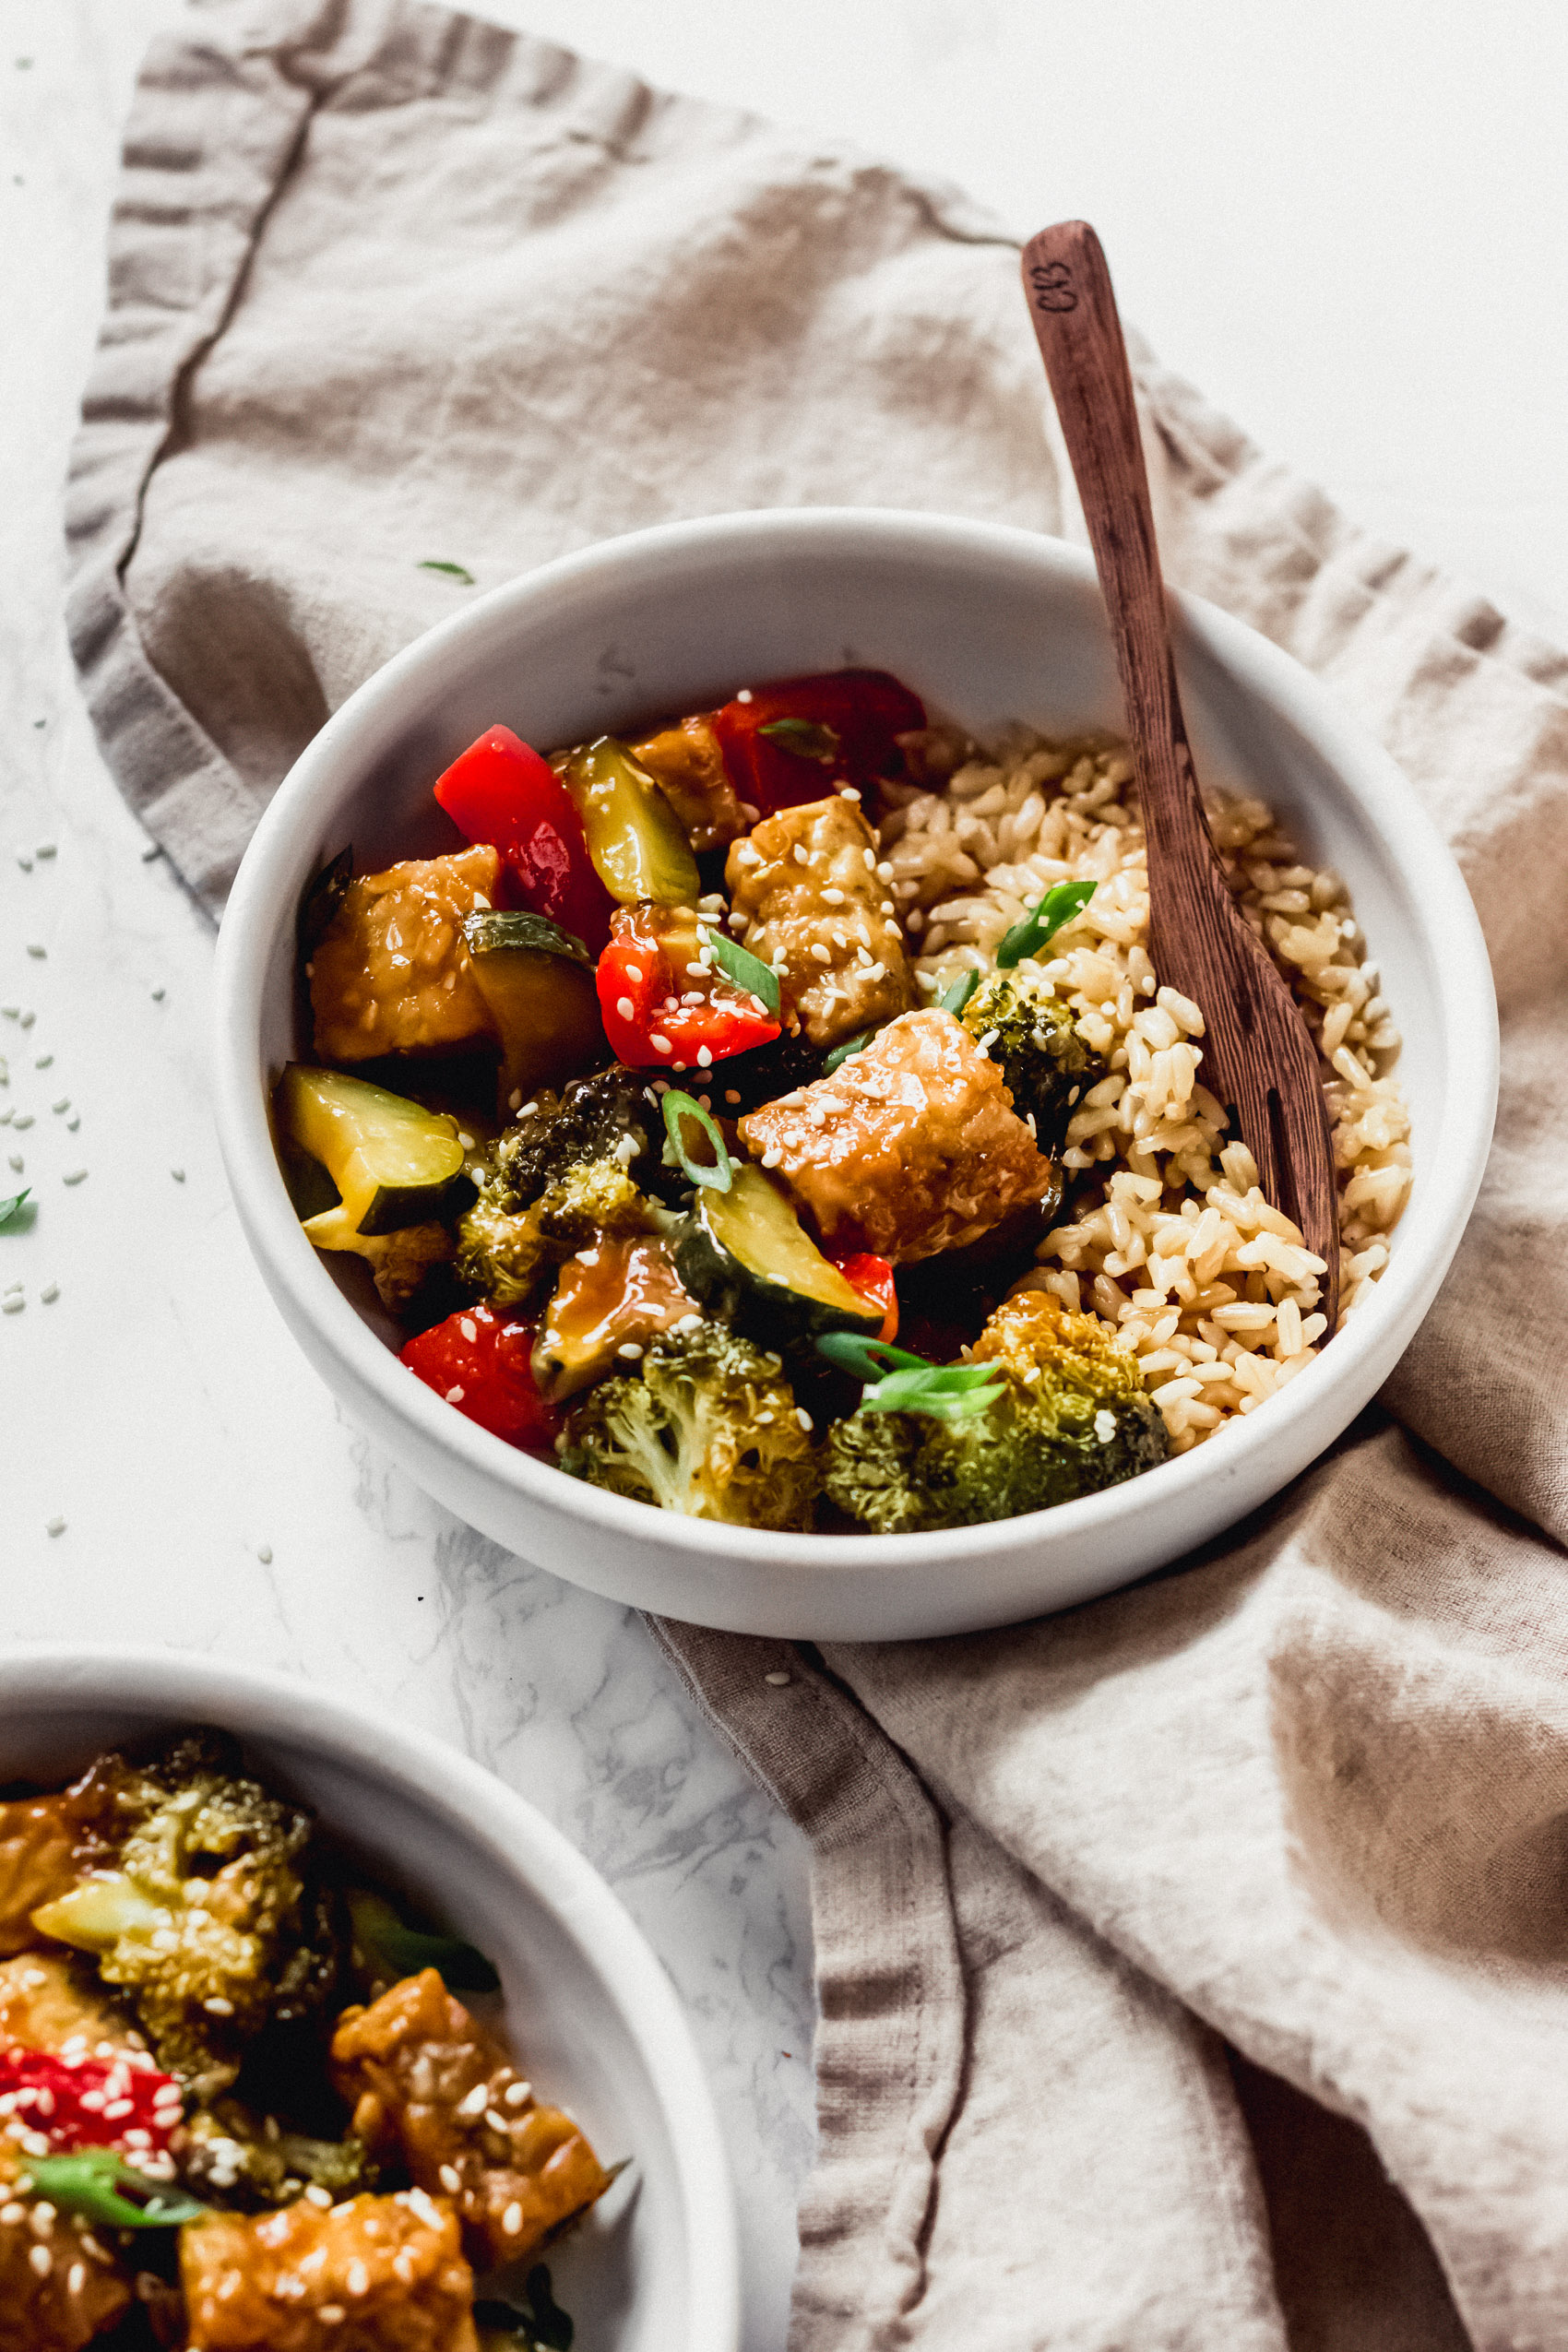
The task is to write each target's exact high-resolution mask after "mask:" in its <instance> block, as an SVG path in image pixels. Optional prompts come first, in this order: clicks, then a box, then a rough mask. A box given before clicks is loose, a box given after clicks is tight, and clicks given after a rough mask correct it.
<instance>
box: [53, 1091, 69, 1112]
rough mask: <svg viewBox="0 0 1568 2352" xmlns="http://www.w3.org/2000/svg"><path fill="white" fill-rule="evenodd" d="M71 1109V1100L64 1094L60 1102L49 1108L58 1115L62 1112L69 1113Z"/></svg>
mask: <svg viewBox="0 0 1568 2352" xmlns="http://www.w3.org/2000/svg"><path fill="white" fill-rule="evenodd" d="M70 1107H71V1098H70V1096H69V1095H68V1094H63V1095H62V1096H61V1097H60V1099H59V1101H58V1102H52V1103H51V1104H50V1106H49V1108H50V1110H51V1111H54V1112H55V1113H56V1114H58V1113H59V1112H60V1111H69V1109H70Z"/></svg>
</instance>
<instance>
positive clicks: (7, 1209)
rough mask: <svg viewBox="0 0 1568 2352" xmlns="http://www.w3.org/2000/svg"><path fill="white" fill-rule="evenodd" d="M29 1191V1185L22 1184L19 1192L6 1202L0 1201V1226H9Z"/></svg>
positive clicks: (30, 1187) (30, 1188)
mask: <svg viewBox="0 0 1568 2352" xmlns="http://www.w3.org/2000/svg"><path fill="white" fill-rule="evenodd" d="M31 1190H32V1186H31V1185H30V1184H24V1185H23V1186H22V1189H21V1191H20V1192H19V1193H13V1194H11V1197H10V1199H9V1200H8V1201H0V1225H9V1223H10V1222H11V1219H12V1218H13V1217H15V1215H16V1213H17V1211H18V1209H19V1208H20V1206H21V1205H22V1203H23V1202H24V1201H25V1200H26V1198H27V1196H28V1194H30V1192H31Z"/></svg>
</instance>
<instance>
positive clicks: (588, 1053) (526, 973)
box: [463, 908, 610, 1119]
mask: <svg viewBox="0 0 1568 2352" xmlns="http://www.w3.org/2000/svg"><path fill="white" fill-rule="evenodd" d="M463 944H464V945H465V946H466V947H467V949H468V951H469V963H470V965H471V966H472V968H473V976H474V981H475V984H476V985H477V987H478V989H479V992H480V994H481V996H482V997H483V999H484V1002H485V1006H486V1009H487V1011H488V1012H489V1015H490V1017H491V1020H492V1021H493V1024H494V1027H495V1031H496V1034H497V1036H498V1037H499V1038H500V1039H501V1063H500V1067H499V1069H498V1071H497V1073H496V1093H497V1109H498V1111H499V1112H500V1115H501V1117H502V1118H503V1119H505V1117H506V1115H507V1111H508V1107H511V1108H514V1109H515V1108H516V1107H517V1105H516V1103H515V1102H514V1100H513V1098H514V1097H516V1098H517V1102H520V1101H521V1100H522V1099H524V1097H526V1096H528V1095H530V1094H534V1093H536V1092H537V1091H538V1089H539V1088H540V1087H562V1086H564V1084H565V1082H566V1080H567V1079H568V1078H576V1077H579V1076H581V1075H582V1074H583V1072H584V1071H587V1070H597V1069H599V1068H600V1066H601V1065H602V1064H603V1063H605V1062H606V1061H608V1060H609V1058H610V1048H609V1046H608V1045H607V1044H606V1042H605V1037H604V1024H603V1022H602V1021H601V1020H600V1015H599V992H598V990H597V988H596V987H595V985H594V962H593V958H592V956H590V955H589V954H588V949H587V948H586V947H585V946H584V945H583V943H582V941H581V940H580V939H574V938H573V936H572V934H571V932H569V931H563V930H562V928H561V926H560V924H559V923H553V922H552V921H550V919H549V917H548V916H547V915H529V914H499V913H496V912H495V911H493V909H484V908H480V909H476V911H475V912H474V913H473V914H471V915H468V916H466V917H465V918H464V921H463Z"/></svg>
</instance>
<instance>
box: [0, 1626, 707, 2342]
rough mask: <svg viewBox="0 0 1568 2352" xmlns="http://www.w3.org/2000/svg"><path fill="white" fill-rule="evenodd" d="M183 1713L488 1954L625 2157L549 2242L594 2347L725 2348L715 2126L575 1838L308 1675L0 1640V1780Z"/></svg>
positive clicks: (518, 2010) (607, 2150) (520, 2023)
mask: <svg viewBox="0 0 1568 2352" xmlns="http://www.w3.org/2000/svg"><path fill="white" fill-rule="evenodd" d="M183 1723H210V1724H216V1725H218V1726H219V1727H220V1728H222V1729H224V1730H227V1731H230V1732H232V1733H233V1735H234V1736H235V1737H236V1738H237V1739H238V1740H240V1741H241V1742H242V1743H243V1746H244V1753H245V1756H246V1759H247V1761H248V1762H249V1763H250V1764H252V1765H253V1767H254V1768H255V1770H257V1771H258V1772H259V1773H260V1774H262V1775H263V1776H265V1777H266V1778H267V1780H268V1781H269V1782H272V1783H274V1784H275V1785H276V1786H277V1787H278V1788H279V1789H280V1790H281V1791H282V1792H283V1793H285V1794H287V1795H290V1796H293V1797H297V1798H301V1799H303V1800H304V1801H305V1802H306V1803H308V1804H310V1805H312V1806H313V1807H314V1808H315V1811H316V1812H317V1813H318V1815H319V1816H320V1818H321V1820H322V1821H323V1823H325V1824H326V1825H327V1827H328V1828H330V1829H331V1830H333V1831H335V1832H336V1833H337V1834H338V1835H340V1836H341V1837H342V1838H343V1839H344V1840H345V1841H346V1842H347V1843H348V1844H349V1845H350V1846H351V1847H352V1848H353V1849H354V1850H355V1851H356V1852H357V1853H358V1854H359V1855H360V1856H361V1857H362V1859H364V1860H365V1861H366V1862H367V1863H368V1864H370V1865H371V1866H372V1867H373V1868H374V1869H375V1870H376V1871H377V1873H378V1875H379V1876H381V1877H382V1878H383V1880H384V1881H385V1882H386V1883H389V1884H391V1885H394V1886H398V1887H401V1888H402V1889H404V1890H405V1891H406V1892H407V1893H408V1894H409V1895H411V1896H413V1897H415V1898H416V1899H418V1900H420V1901H422V1902H423V1903H425V1904H428V1905H429V1906H430V1907H432V1908H433V1909H434V1911H435V1913H436V1914H437V1915H438V1916H439V1917H442V1918H445V1919H447V1920H449V1921H450V1922H451V1924H452V1925H453V1926H454V1927H455V1928H457V1930H459V1931H460V1932H461V1933H462V1934H463V1935H464V1936H466V1937H467V1938H468V1939H469V1941H470V1942H474V1943H476V1944H478V1945H479V1947H480V1949H481V1951H483V1952H485V1953H487V1954H489V1955H490V1956H491V1958H492V1959H493V1961H494V1962H495V1965H496V1966H497V1968H498V1969H499V1970H500V1972H501V1978H502V1987H503V1992H504V1996H505V2024H506V2027H507V2029H508V2031H509V2033H510V2034H511V2036H512V2037H513V2041H514V2047H515V2048H516V2049H517V2051H518V2052H519V2053H520V2054H521V2055H523V2056H525V2057H526V2059H527V2061H528V2065H529V2072H530V2073H531V2074H532V2076H533V2078H534V2080H535V2081H536V2082H537V2083H538V2084H539V2085H540V2090H541V2093H543V2094H544V2095H545V2096H548V2097H552V2098H553V2099H555V2100H557V2101H558V2102H559V2104H560V2105H562V2106H563V2107H565V2108H568V2109H569V2110H570V2111H571V2113H572V2114H574V2115H575V2116H576V2118H577V2119H578V2120H579V2121H580V2122H581V2123H582V2125H583V2127H584V2129H585V2130H586V2131H587V2132H588V2137H589V2138H590V2139H591V2141H592V2142H593V2144H594V2146H595V2147H596V2148H597V2149H598V2151H599V2153H600V2156H602V2157H603V2159H604V2160H605V2161H606V2162H607V2163H610V2162H613V2161H614V2160H615V2159H616V2158H618V2157H620V2156H632V2157H634V2158H635V2159H636V2163H635V2169H634V2172H633V2174H631V2175H628V2177H627V2178H626V2180H624V2181H622V2182H620V2183H618V2184H617V2186H616V2187H615V2188H614V2189H612V2191H611V2192H610V2194H609V2197H608V2198H607V2199H606V2201H605V2204H604V2205H603V2207H601V2208H598V2209H596V2211H595V2212H594V2213H593V2214H592V2215H589V2216H588V2219H587V2220H586V2221H585V2222H584V2223H583V2225H582V2226H581V2227H580V2228H579V2229H577V2230H576V2231H574V2232H572V2233H571V2234H570V2235H569V2236H568V2237H567V2238H565V2239H564V2240H563V2241H562V2242H561V2244H560V2246H559V2247H558V2248H556V2249H554V2250H553V2251H552V2252H551V2254H550V2255H549V2257H548V2259H549V2261H550V2263H551V2269H552V2277H553V2281H554V2285H555V2289H556V2293H557V2295H558V2296H559V2298H560V2300H561V2302H562V2303H563V2305H564V2307H565V2308H566V2309H567V2310H569V2311H570V2312H571V2313H572V2316H573V2318H574V2319H575V2320H576V2322H577V2340H578V2341H579V2343H582V2344H585V2345H592V2346H595V2347H597V2352H669V2347H670V2346H672V2345H679V2346H682V2352H734V2347H735V2345H736V2343H737V2340H738V2336H739V2322H738V2311H739V2300H738V2292H739V2290H738V2284H737V2281H738V2275H739V2273H738V2256H737V2251H736V2236H735V2224H734V2214H733V2204H732V2198H731V2187H730V2177H729V2171H728V2168H727V2165H726V2162H725V2157H724V2154H723V2149H722V2145H721V2144H720V2141H719V2126H718V2123H717V2120H716V2119H715V2116H714V2112H713V2106H712V2102H711V2100H710V2098H709V2097H708V2091H707V2083H706V2081H705V2079H704V2077H703V2073H702V2070H701V2066H700V2064H699V2061H698V2059H697V2055H696V2052H695V2049H694V2048H693V2045H692V2039H691V2036H690V2034H689V2033H688V2031H687V2029H686V2023H685V2020H684V2018H683V2015H682V2014H681V2010H680V2005H679V2003H678V2002H677V2001H676V1999H675V1996H674V1993H673V1992H672V1990H671V1986H670V1983H669V1980H668V1978H666V1976H665V1974H664V1971H663V1969H662V1968H661V1967H660V1966H659V1963H658V1961H657V1960H656V1959H655V1958H654V1956H653V1954H652V1953H651V1952H650V1951H649V1950H648V1948H647V1944H646V1943H645V1942H643V1939H642V1937H641V1936H640V1935H639V1934H638V1932H637V1930H636V1928H635V1927H634V1926H633V1924H632V1922H631V1920H630V1919H629V1918H627V1916H626V1914H625V1912H624V1910H623V1909H622V1907H621V1906H620V1904H619V1903H618V1902H617V1901H616V1900H615V1897H614V1896H613V1895H612V1894H611V1892H610V1890H609V1888H608V1887H607V1886H606V1885H605V1884H604V1883H603V1881H602V1880H601V1879H600V1878H599V1877H598V1876H597V1875H596V1873H595V1872H594V1871H592V1870H591V1869H590V1868H589V1866H588V1863H587V1862H585V1861H584V1860H583V1859H582V1857H581V1855H580V1854H578V1853H576V1851H575V1849H574V1848H573V1847H571V1846H569V1845H568V1844H567V1842H566V1840H565V1839H564V1837H562V1836H561V1835H559V1833H558V1832H557V1831H555V1830H553V1829H552V1827H551V1826H550V1824H549V1823H548V1822H546V1821H544V1820H543V1819H542V1818H541V1817H540V1814H538V1813H537V1812H535V1811H534V1809H533V1807H532V1806H531V1805H529V1804H526V1803H525V1802H524V1801H523V1800H522V1799H521V1798H520V1797H516V1796H514V1795H513V1794H512V1792H511V1791H510V1790H509V1789H508V1788H505V1787H504V1786H503V1784H502V1783H501V1782H500V1781H498V1780H496V1779H494V1778H493V1776H491V1775H490V1774H489V1773H487V1772H482V1771H481V1769H480V1768H479V1766H478V1765H477V1764H470V1763H469V1761H468V1759H467V1758H466V1757H464V1756H461V1755H459V1754H458V1753H457V1751H456V1750H455V1749H452V1748H447V1747H444V1746H443V1745H442V1744H441V1743H440V1742H439V1741H438V1740H431V1739H426V1738H425V1737H423V1736H422V1734H420V1733H418V1732H411V1731H408V1730H405V1729H402V1728H398V1727H395V1726H394V1725H393V1724H392V1723H391V1722H390V1721H388V1720H387V1719H386V1717H385V1716H374V1715H371V1714H368V1713H365V1712H362V1710H361V1709H359V1708H358V1707H354V1706H350V1705H347V1704H345V1703H344V1702H343V1701H341V1700H339V1699H337V1698H334V1697H331V1696H329V1695H328V1694H327V1693H326V1692H323V1691H319V1690H316V1689H314V1688H313V1687H312V1686H311V1685H310V1684H308V1683H304V1682H299V1681H291V1680H288V1679H286V1678H284V1677H283V1676H281V1675H275V1674H260V1673H253V1672H250V1671H247V1670H244V1669H238V1668H235V1667H230V1666H225V1665H220V1664H218V1663H216V1662H214V1661H213V1660H211V1659H209V1658H204V1657H184V1656H181V1655H179V1654H177V1653H173V1652H170V1651H151V1650H149V1651H139V1652H132V1653H130V1654H129V1655H127V1654H125V1652H118V1653H116V1652H112V1651H109V1650H92V1649H70V1650H64V1649H27V1650H20V1651H12V1652H10V1653H9V1654H8V1655H6V1656H4V1657H0V1781H6V1780H11V1779H23V1778H26V1779H31V1780H38V1781H42V1782H43V1783H45V1784H46V1785H48V1784H53V1783H54V1782H57V1781H62V1780H64V1779H65V1777H66V1776H68V1775H71V1774H74V1773H75V1772H77V1771H78V1770H79V1769H80V1768H81V1767H82V1766H83V1765H84V1764H87V1763H88V1762H89V1761H90V1759H91V1758H92V1757H93V1756H94V1755H96V1754H97V1753H99V1752H100V1751H101V1750H102V1749H104V1748H106V1747H111V1746H113V1745H114V1744H116V1743H117V1742H119V1741H121V1740H130V1739H134V1738H136V1737H137V1735H138V1734H140V1733H143V1732H147V1731H152V1730H156V1729H158V1728H160V1727H168V1726H172V1725H174V1724H183Z"/></svg>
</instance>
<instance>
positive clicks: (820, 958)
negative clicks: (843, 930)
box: [811, 939, 844, 964]
mask: <svg viewBox="0 0 1568 2352" xmlns="http://www.w3.org/2000/svg"><path fill="white" fill-rule="evenodd" d="M838 944H839V945H840V947H841V946H842V945H843V944H844V943H843V941H842V939H840V940H839V942H838ZM811 955H812V959H813V961H814V962H815V963H818V964H831V962H832V961H833V957H832V956H831V955H830V954H829V952H828V950H827V949H826V947H825V946H824V945H823V944H822V942H821V940H820V939H814V940H813V942H812V944H811Z"/></svg>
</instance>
